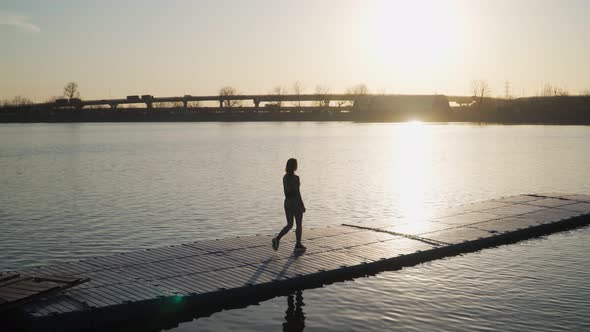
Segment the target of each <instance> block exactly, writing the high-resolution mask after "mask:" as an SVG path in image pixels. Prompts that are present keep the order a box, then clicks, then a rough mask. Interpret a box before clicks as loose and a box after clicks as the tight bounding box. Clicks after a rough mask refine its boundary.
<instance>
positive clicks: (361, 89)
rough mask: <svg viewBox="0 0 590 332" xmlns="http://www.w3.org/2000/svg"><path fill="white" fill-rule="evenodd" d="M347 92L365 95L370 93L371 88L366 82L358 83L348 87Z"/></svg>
mask: <svg viewBox="0 0 590 332" xmlns="http://www.w3.org/2000/svg"><path fill="white" fill-rule="evenodd" d="M346 94H349V95H354V96H364V95H368V94H369V88H367V86H366V85H365V84H362V83H361V84H357V85H355V86H352V87H350V88H348V89H346Z"/></svg>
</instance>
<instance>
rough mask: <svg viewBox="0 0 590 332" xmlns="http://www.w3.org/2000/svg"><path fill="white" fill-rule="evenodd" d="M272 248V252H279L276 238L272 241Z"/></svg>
mask: <svg viewBox="0 0 590 332" xmlns="http://www.w3.org/2000/svg"><path fill="white" fill-rule="evenodd" d="M272 248H273V250H274V251H277V250H279V239H277V238H276V237H275V238H273V239H272Z"/></svg>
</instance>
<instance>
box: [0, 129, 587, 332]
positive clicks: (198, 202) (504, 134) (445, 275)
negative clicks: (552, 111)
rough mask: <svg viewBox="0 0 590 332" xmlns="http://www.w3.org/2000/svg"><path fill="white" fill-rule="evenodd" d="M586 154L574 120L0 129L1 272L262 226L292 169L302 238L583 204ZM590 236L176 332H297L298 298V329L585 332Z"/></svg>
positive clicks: (361, 283) (571, 235)
mask: <svg viewBox="0 0 590 332" xmlns="http://www.w3.org/2000/svg"><path fill="white" fill-rule="evenodd" d="M589 143H590V127H576V126H479V125H471V124H420V123H406V124H361V123H334V122H330V123H149V124H145V123H134V124H123V123H122V124H112V123H104V124H22V125H20V124H11V125H0V170H1V173H0V185H1V187H2V190H1V191H0V227H1V229H2V232H0V243H1V250H0V270H7V269H16V268H21V267H25V266H31V265H38V264H47V263H54V262H59V261H67V260H72V259H79V258H84V257H89V256H96V255H103V254H108V253H113V252H123V251H128V250H133V249H139V248H148V247H157V246H161V245H166V244H177V243H181V242H188V241H195V240H199V239H208V238H222V237H231V236H239V235H240V236H241V235H251V234H256V233H274V232H277V231H278V230H279V229H280V228H281V227H282V226H283V224H284V216H283V211H282V200H283V196H282V195H283V193H282V181H281V178H282V175H283V172H284V164H285V161H286V160H287V159H288V158H290V157H296V158H298V160H299V167H300V169H299V171H298V174H299V175H300V177H301V182H302V187H301V190H302V195H303V198H304V200H305V202H306V206H307V208H308V212H307V213H306V214H305V218H304V225H305V227H321V226H325V225H334V224H341V223H357V224H362V223H365V222H373V221H378V222H387V221H388V220H394V219H396V218H399V217H427V216H428V215H429V214H430V213H431V211H432V209H434V208H439V207H447V206H454V205H460V204H464V203H468V202H473V201H479V200H486V199H493V198H497V197H498V196H505V195H512V194H521V193H535V192H572V193H583V194H590V181H589V180H588V173H589V170H590V168H589V166H588V165H590V153H589V152H590V148H589ZM304 236H305V233H304ZM589 240H590V231H589V230H588V228H583V229H580V230H575V231H571V232H566V233H560V234H555V235H551V236H548V237H547V238H543V239H536V240H531V241H527V242H524V243H519V244H513V245H509V246H504V247H499V248H493V249H488V250H484V251H482V252H477V253H472V254H467V255H465V256H460V257H453V258H449V259H445V260H440V261H436V262H431V263H429V264H424V265H419V266H416V267H411V268H408V269H404V270H401V271H393V272H385V273H381V274H378V275H377V276H373V277H368V278H362V279H357V280H354V281H350V282H344V283H336V284H332V285H329V286H327V287H325V288H322V289H312V290H304V291H303V293H302V294H301V296H299V295H300V294H295V295H294V296H293V297H291V298H289V297H278V298H275V299H272V300H269V301H266V302H263V303H261V304H260V305H258V306H250V307H247V308H245V309H236V310H230V311H224V312H220V313H216V314H213V315H212V316H211V317H207V318H200V319H197V320H195V321H193V322H187V323H181V324H180V325H179V326H178V327H177V329H178V330H183V331H184V330H192V329H194V328H199V329H204V330H223V329H230V328H239V329H250V330H268V331H274V330H277V329H281V328H283V327H284V326H283V324H287V325H286V328H287V329H295V330H297V329H298V328H300V327H301V325H300V324H301V321H302V320H301V314H300V313H301V311H300V310H297V309H299V308H298V306H297V303H298V302H299V303H300V302H303V303H305V305H304V306H303V307H302V309H303V313H304V316H305V321H304V323H305V328H306V330H314V329H316V330H334V331H342V330H384V329H386V330H392V329H399V330H416V331H419V330H473V329H474V327H475V329H477V330H498V329H499V330H525V329H533V330H546V331H550V330H559V329H562V330H580V329H582V330H583V329H586V330H587V329H588V328H590V325H589V324H590V285H589V283H590V281H589V280H590V278H589V274H590V258H588V257H587V255H586V254H585V253H586V252H588V249H590V245H589V244H588V243H590V242H589ZM301 298H303V299H302V300H301ZM298 299H299V301H298ZM290 300H292V301H291V302H292V304H293V305H292V306H291V308H292V309H293V310H292V311H289V312H288V314H286V312H287V309H288V308H289V307H290V306H289V305H288V304H289V301H290ZM285 316H286V317H287V319H286V318H285Z"/></svg>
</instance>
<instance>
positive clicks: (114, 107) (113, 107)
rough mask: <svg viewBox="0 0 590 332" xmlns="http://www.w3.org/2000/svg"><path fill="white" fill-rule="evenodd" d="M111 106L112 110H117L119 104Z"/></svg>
mask: <svg viewBox="0 0 590 332" xmlns="http://www.w3.org/2000/svg"><path fill="white" fill-rule="evenodd" d="M109 106H111V109H116V108H117V106H119V104H110V105H109Z"/></svg>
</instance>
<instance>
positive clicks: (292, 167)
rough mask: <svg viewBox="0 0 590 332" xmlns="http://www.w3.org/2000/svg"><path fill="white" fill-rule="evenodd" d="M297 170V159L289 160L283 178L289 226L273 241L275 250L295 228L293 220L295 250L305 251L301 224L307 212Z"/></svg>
mask: <svg viewBox="0 0 590 332" xmlns="http://www.w3.org/2000/svg"><path fill="white" fill-rule="evenodd" d="M296 170H297V159H295V158H291V159H289V160H287V166H286V167H285V173H286V174H285V176H283V190H284V191H285V204H284V206H285V216H286V217H287V226H285V227H283V229H282V230H281V232H280V233H279V234H278V235H277V237H275V238H273V239H272V248H273V249H274V250H278V249H279V242H280V241H281V238H282V237H283V236H284V235H285V234H287V232H289V231H290V230H291V228H293V218H295V222H296V223H297V229H296V230H295V237H296V238H297V243H296V244H295V250H305V247H304V246H303V244H301V233H302V229H301V227H302V226H301V223H302V221H303V213H304V212H305V205H304V204H303V199H301V193H300V192H299V186H300V182H299V177H298V176H297V175H295V171H296Z"/></svg>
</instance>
